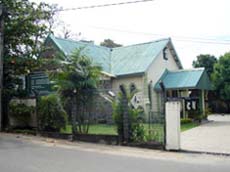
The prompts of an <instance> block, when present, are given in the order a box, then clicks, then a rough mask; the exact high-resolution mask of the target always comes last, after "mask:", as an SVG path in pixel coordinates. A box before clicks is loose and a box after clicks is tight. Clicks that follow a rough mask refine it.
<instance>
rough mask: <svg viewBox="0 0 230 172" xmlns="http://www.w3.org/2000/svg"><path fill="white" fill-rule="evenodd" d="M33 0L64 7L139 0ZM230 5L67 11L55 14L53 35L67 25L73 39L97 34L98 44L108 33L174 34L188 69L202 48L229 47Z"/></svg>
mask: <svg viewBox="0 0 230 172" xmlns="http://www.w3.org/2000/svg"><path fill="white" fill-rule="evenodd" d="M33 1H35V2H41V1H42V2H46V3H49V4H58V5H59V7H62V8H64V9H66V8H74V7H82V6H91V5H101V4H108V3H118V2H127V1H135V0H74V1H73V0H33ZM229 9H230V1H229V0H154V1H151V2H142V3H136V4H129V5H119V6H110V7H103V8H92V9H82V10H74V11H63V12H60V13H59V14H58V16H57V21H58V22H56V23H58V24H56V27H55V34H56V35H55V36H62V33H63V32H62V30H63V26H64V28H65V29H68V30H70V31H71V34H72V37H73V39H76V37H77V39H85V40H93V41H95V44H99V43H100V42H102V41H103V40H104V39H107V38H109V39H112V40H114V41H115V42H116V43H119V44H123V45H131V44H137V43H143V42H150V41H154V40H157V39H161V38H168V37H170V38H171V40H172V42H173V45H174V47H175V49H176V52H177V54H178V56H179V58H180V60H181V62H182V65H183V67H184V68H185V69H186V68H192V61H193V60H195V59H196V56H197V55H199V54H211V55H215V56H216V57H219V56H221V55H223V54H224V53H226V52H229V51H230V20H229V19H230V10H229ZM60 21H61V22H60ZM76 35H78V36H76Z"/></svg>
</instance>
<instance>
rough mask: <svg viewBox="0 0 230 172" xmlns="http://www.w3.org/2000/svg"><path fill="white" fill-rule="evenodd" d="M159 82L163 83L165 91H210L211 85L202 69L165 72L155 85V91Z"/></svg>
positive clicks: (158, 86)
mask: <svg viewBox="0 0 230 172" xmlns="http://www.w3.org/2000/svg"><path fill="white" fill-rule="evenodd" d="M160 81H163V83H164V85H165V88H166V89H204V90H210V89H211V83H210V80H209V78H208V76H207V73H206V71H205V69H204V68H197V69H193V70H178V71H168V70H166V71H165V73H164V74H163V75H162V77H161V78H160V80H159V81H158V82H157V84H156V85H155V89H156V90H160V85H159V82H160Z"/></svg>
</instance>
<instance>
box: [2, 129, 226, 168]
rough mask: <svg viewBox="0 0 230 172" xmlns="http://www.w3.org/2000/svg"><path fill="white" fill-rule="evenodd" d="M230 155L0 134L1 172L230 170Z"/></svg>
mask: <svg viewBox="0 0 230 172" xmlns="http://www.w3.org/2000/svg"><path fill="white" fill-rule="evenodd" d="M229 169H230V157H220V156H210V155H196V154H182V153H166V152H162V151H154V150H147V149H136V148H124V147H117V146H116V147H114V146H113V147H112V146H103V145H93V144H85V143H80V144H79V143H70V144H66V143H65V142H64V143H63V142H59V141H53V140H46V139H38V138H36V137H23V136H20V137H17V136H16V135H8V134H2V133H0V172H95V171H96V172H140V171H141V172H144V171H146V172H152V171H156V172H205V171H209V172H220V171H221V172H225V171H226V172H229Z"/></svg>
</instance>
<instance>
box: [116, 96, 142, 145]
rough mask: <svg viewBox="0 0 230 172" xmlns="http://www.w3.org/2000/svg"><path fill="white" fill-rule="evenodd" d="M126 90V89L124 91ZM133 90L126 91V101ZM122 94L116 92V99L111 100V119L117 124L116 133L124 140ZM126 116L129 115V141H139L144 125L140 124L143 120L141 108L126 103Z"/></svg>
mask: <svg viewBox="0 0 230 172" xmlns="http://www.w3.org/2000/svg"><path fill="white" fill-rule="evenodd" d="M126 92H127V91H126ZM133 94H134V93H133V92H129V93H128V92H127V97H126V99H127V100H128V102H129V101H130V98H132V96H133ZM123 98H124V97H123V96H122V93H121V92H119V93H118V99H117V101H114V102H113V119H114V122H115V124H116V126H117V133H118V135H119V136H120V137H121V139H122V140H124V135H123V134H124V126H123V125H124V123H123V114H124V105H123ZM128 116H129V124H128V126H129V136H130V138H129V141H131V142H141V141H143V140H144V137H145V130H144V126H143V125H141V123H142V122H143V119H142V118H143V109H140V108H138V109H134V108H133V107H132V105H131V104H130V103H129V104H128Z"/></svg>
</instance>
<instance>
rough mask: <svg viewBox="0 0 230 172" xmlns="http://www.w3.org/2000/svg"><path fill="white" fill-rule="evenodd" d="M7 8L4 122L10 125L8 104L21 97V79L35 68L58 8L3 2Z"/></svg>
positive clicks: (18, 0)
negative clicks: (15, 97) (44, 39)
mask: <svg viewBox="0 0 230 172" xmlns="http://www.w3.org/2000/svg"><path fill="white" fill-rule="evenodd" d="M0 3H1V4H2V5H3V7H4V11H5V13H4V22H5V23H4V28H5V29H4V53H3V71H4V72H3V100H4V101H3V115H4V117H3V122H4V124H5V125H4V127H6V125H7V123H8V115H7V114H8V105H9V102H10V100H11V98H12V97H13V96H20V95H23V94H22V92H23V91H22V90H21V89H20V88H21V87H19V85H20V84H21V80H20V76H21V75H25V74H27V73H29V72H30V71H31V70H33V69H34V68H36V66H37V61H36V57H38V56H39V54H40V53H41V51H42V47H41V45H42V42H43V38H45V37H46V36H47V34H48V33H49V32H50V31H51V27H52V23H53V21H52V17H53V16H54V14H55V10H56V6H50V5H48V4H45V3H39V4H36V3H34V2H30V1H29V0H0Z"/></svg>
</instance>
